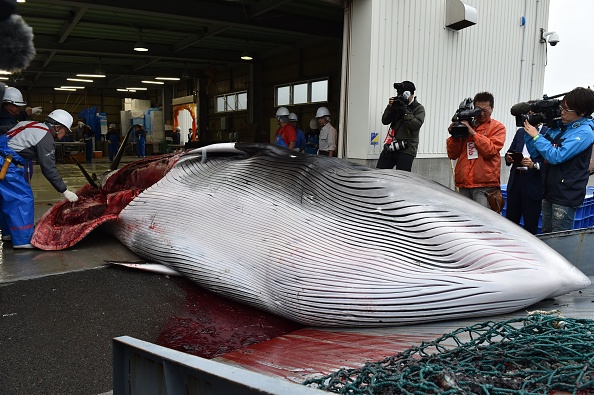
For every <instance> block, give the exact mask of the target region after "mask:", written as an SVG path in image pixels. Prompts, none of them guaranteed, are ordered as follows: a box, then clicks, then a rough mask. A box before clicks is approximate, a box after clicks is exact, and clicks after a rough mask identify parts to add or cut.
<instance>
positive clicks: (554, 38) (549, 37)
mask: <svg viewBox="0 0 594 395" xmlns="http://www.w3.org/2000/svg"><path fill="white" fill-rule="evenodd" d="M559 41H561V40H559V35H558V34H557V33H556V32H545V31H544V29H543V28H541V29H540V42H541V43H543V44H544V43H546V42H548V43H549V44H551V46H552V47H554V46H555V45H557V44H558V43H559Z"/></svg>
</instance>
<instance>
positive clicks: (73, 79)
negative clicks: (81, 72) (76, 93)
mask: <svg viewBox="0 0 594 395" xmlns="http://www.w3.org/2000/svg"><path fill="white" fill-rule="evenodd" d="M66 80H67V81H76V82H93V80H85V79H83V78H66Z"/></svg>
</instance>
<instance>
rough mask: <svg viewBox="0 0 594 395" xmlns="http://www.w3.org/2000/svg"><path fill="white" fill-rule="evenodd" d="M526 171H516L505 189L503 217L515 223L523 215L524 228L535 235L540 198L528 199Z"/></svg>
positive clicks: (540, 205)
mask: <svg viewBox="0 0 594 395" xmlns="http://www.w3.org/2000/svg"><path fill="white" fill-rule="evenodd" d="M526 176H527V174H526V173H524V172H521V171H516V174H515V176H514V177H515V178H514V183H513V185H512V187H511V189H509V190H508V191H507V205H506V208H505V217H506V218H507V219H509V220H510V221H512V222H515V223H516V224H518V225H519V224H520V220H521V219H522V217H524V229H526V230H527V231H528V232H530V233H532V234H533V235H535V234H536V233H537V232H538V219H539V217H540V211H541V210H542V200H541V199H538V200H536V199H530V197H529V194H528V193H527V191H526V180H525V177H526Z"/></svg>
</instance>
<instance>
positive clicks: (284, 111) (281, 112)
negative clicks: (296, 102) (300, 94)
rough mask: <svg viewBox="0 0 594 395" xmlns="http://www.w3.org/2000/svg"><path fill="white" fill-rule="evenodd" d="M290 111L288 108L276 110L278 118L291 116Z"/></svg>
mask: <svg viewBox="0 0 594 395" xmlns="http://www.w3.org/2000/svg"><path fill="white" fill-rule="evenodd" d="M289 114H290V113H289V110H288V109H287V107H279V108H278V110H276V117H277V118H278V117H280V116H286V117H288V116H289Z"/></svg>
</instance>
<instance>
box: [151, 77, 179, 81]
mask: <svg viewBox="0 0 594 395" xmlns="http://www.w3.org/2000/svg"><path fill="white" fill-rule="evenodd" d="M155 79H156V80H163V81H179V80H180V78H177V77H156V78H155Z"/></svg>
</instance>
